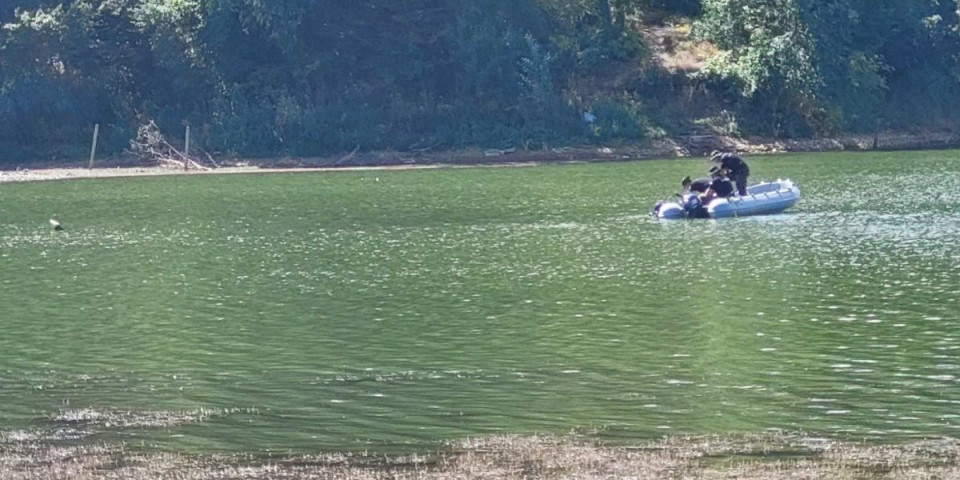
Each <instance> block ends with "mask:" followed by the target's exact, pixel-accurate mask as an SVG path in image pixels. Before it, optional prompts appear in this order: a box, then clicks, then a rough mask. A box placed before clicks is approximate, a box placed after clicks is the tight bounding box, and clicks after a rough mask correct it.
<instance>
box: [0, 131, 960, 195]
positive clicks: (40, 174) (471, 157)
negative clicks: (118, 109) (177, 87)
mask: <svg viewBox="0 0 960 480" xmlns="http://www.w3.org/2000/svg"><path fill="white" fill-rule="evenodd" d="M957 147H960V133H955V132H950V131H942V132H923V133H904V132H889V133H883V134H877V135H847V136H842V137H837V138H824V139H808V140H775V139H764V138H751V139H739V138H735V137H728V136H717V135H701V136H695V135H691V136H688V137H683V138H679V139H662V140H654V141H652V142H650V143H649V144H644V145H611V146H595V145H591V146H570V147H558V148H550V149H543V150H528V151H523V150H517V149H513V148H510V149H505V150H500V149H486V150H480V149H462V150H452V151H419V152H395V151H376V152H362V153H358V152H352V153H349V154H347V155H345V156H339V157H337V156H332V157H303V158H291V157H280V158H263V159H243V158H224V159H220V161H219V164H218V166H216V167H214V168H210V169H208V170H197V169H191V170H182V169H179V168H171V167H164V166H158V165H144V164H143V163H142V162H138V161H135V160H132V159H130V158H112V159H109V160H103V161H100V162H99V163H98V164H96V165H95V166H94V168H92V169H90V168H86V167H85V166H84V165H86V162H83V161H75V162H64V161H61V162H55V161H50V162H43V161H37V162H27V163H23V164H20V165H19V166H18V165H11V166H9V167H7V168H8V169H7V170H4V169H2V168H0V183H19V182H33V181H48V180H70V179H80V178H117V177H143V176H158V175H197V174H226V173H278V172H336V171H366V170H412V169H437V168H455V167H519V166H534V165H544V164H567V163H593V162H616V161H632V160H651V159H666V158H689V157H696V156H706V155H708V154H709V152H711V151H712V150H727V151H736V152H739V153H742V154H745V155H763V154H779V153H799V152H831V151H859V152H865V151H895V150H937V149H940V150H942V149H948V148H957Z"/></svg>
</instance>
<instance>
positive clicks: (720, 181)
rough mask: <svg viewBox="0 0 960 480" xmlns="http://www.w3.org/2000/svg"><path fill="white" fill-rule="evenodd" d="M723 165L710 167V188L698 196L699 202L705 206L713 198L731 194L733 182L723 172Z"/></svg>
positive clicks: (725, 196)
mask: <svg viewBox="0 0 960 480" xmlns="http://www.w3.org/2000/svg"><path fill="white" fill-rule="evenodd" d="M725 170H726V169H724V168H723V167H713V168H711V169H710V176H711V179H712V180H711V182H710V188H708V189H707V191H706V192H704V194H703V195H702V196H701V197H700V199H701V203H702V204H703V205H704V206H706V205H709V204H710V202H711V201H713V199H714V198H718V197H719V198H727V197H729V196H730V195H733V192H734V190H733V183H732V182H730V179H729V178H727V177H726V175H725V174H724V171H725Z"/></svg>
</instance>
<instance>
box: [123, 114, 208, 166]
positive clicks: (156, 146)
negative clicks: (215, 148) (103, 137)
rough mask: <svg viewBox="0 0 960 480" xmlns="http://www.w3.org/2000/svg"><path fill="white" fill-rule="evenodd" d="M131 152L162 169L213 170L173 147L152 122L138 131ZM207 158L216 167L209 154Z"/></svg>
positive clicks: (131, 142) (132, 142)
mask: <svg viewBox="0 0 960 480" xmlns="http://www.w3.org/2000/svg"><path fill="white" fill-rule="evenodd" d="M130 152H131V153H132V154H133V155H135V156H136V157H138V158H140V159H141V160H143V161H145V162H150V163H156V164H157V165H159V166H161V167H175V168H180V169H184V170H187V169H191V168H192V169H195V170H212V168H211V167H208V166H205V165H202V164H201V163H200V162H199V160H198V159H197V158H196V157H191V156H187V155H184V153H183V152H181V151H180V150H178V149H177V148H176V147H174V146H173V145H171V144H170V142H168V141H167V140H166V139H165V138H164V137H163V134H162V133H161V132H160V128H158V127H157V124H156V123H154V122H153V121H152V120H151V121H150V123H147V124H145V125H141V126H140V128H139V129H138V130H137V138H136V139H135V140H132V141H130ZM206 156H207V158H208V161H209V162H210V163H211V164H212V165H214V167H216V166H217V165H216V163H215V162H214V161H213V158H212V157H210V155H209V154H206Z"/></svg>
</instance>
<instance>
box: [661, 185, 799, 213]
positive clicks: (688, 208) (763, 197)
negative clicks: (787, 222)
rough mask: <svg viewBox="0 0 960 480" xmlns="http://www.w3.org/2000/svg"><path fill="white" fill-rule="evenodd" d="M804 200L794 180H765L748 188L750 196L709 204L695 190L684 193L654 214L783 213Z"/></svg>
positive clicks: (664, 204)
mask: <svg viewBox="0 0 960 480" xmlns="http://www.w3.org/2000/svg"><path fill="white" fill-rule="evenodd" d="M799 200H800V188H799V187H797V185H796V184H795V183H793V182H792V181H790V180H776V181H774V182H763V183H758V184H756V185H752V186H749V187H747V195H743V196H740V195H733V196H731V197H727V198H714V199H713V201H711V202H710V203H709V204H708V205H706V206H704V205H701V204H700V198H699V197H698V196H697V195H696V194H695V193H688V194H686V195H680V198H679V199H678V200H677V201H674V202H657V204H656V205H654V207H653V212H651V213H652V214H653V216H654V217H657V218H663V219H681V218H725V217H746V216H750V215H770V214H774V213H780V212H782V211H784V210H786V209H788V208H790V207H792V206H794V205H796V203H797V201H799Z"/></svg>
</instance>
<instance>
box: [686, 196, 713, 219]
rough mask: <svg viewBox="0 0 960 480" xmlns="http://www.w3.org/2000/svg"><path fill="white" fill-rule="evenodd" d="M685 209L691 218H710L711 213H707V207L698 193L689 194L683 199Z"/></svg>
mask: <svg viewBox="0 0 960 480" xmlns="http://www.w3.org/2000/svg"><path fill="white" fill-rule="evenodd" d="M683 211H684V213H686V214H687V217H690V218H708V217H710V214H708V213H707V209H706V208H705V207H704V206H703V204H702V202H700V197H699V196H697V195H696V194H693V193H690V194H687V195H686V196H685V197H684V199H683Z"/></svg>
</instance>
